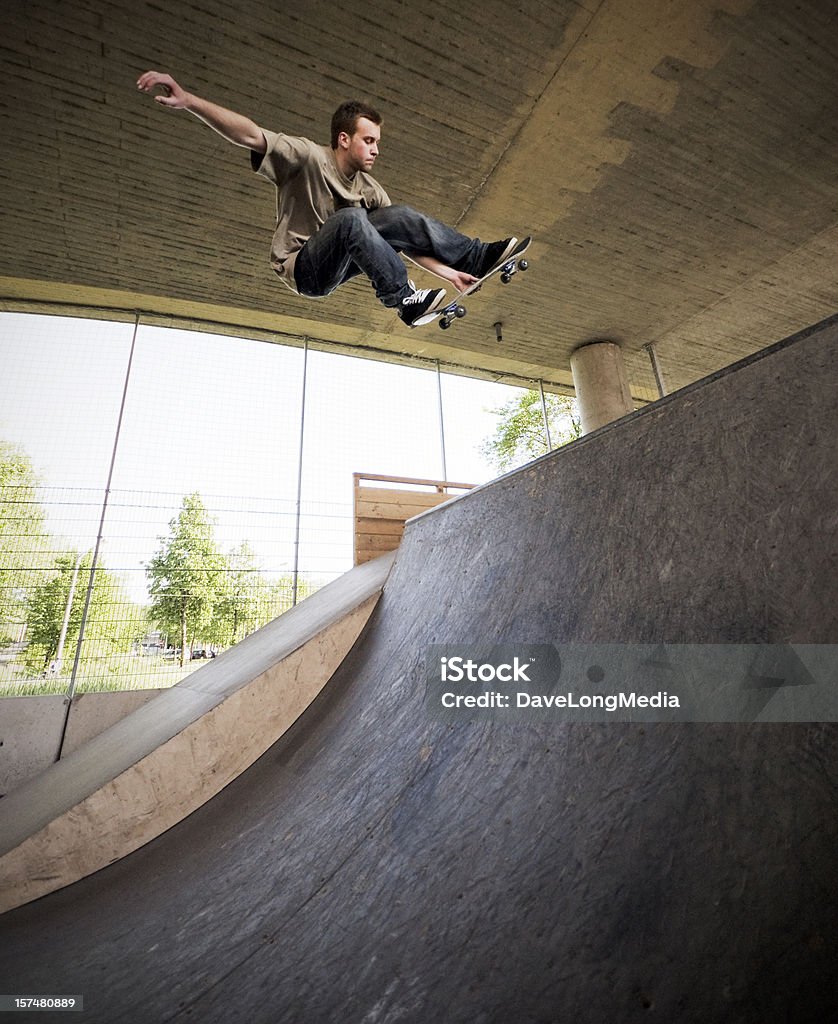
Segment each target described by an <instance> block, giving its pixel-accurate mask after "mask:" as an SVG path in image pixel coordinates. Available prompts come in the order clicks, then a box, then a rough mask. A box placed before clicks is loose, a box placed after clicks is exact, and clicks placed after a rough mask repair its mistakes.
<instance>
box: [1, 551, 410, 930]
mask: <svg viewBox="0 0 838 1024" xmlns="http://www.w3.org/2000/svg"><path fill="white" fill-rule="evenodd" d="M391 564H392V556H384V557H383V558H379V559H377V560H376V561H373V562H368V563H367V564H366V565H364V566H361V567H359V568H355V569H352V570H350V572H348V573H346V574H345V575H344V576H342V577H340V578H339V579H337V580H335V581H334V582H333V583H331V584H329V585H328V586H326V587H324V588H323V589H322V590H319V591H317V593H315V594H313V595H312V596H311V597H309V598H307V599H306V600H305V601H303V602H302V603H301V604H299V605H297V606H296V607H295V608H292V609H291V610H290V611H288V612H286V613H285V614H284V615H281V616H280V617H279V618H277V619H275V620H274V621H273V622H271V623H269V624H268V625H267V626H265V627H264V628H262V629H260V630H258V631H257V632H256V633H253V634H252V635H251V636H249V637H247V638H246V639H245V640H242V641H241V643H239V644H237V645H236V646H235V647H232V648H230V650H229V651H225V652H224V653H223V654H222V655H220V656H219V657H218V658H216V659H215V660H213V661H211V662H208V663H207V664H206V665H205V666H203V667H202V668H200V669H198V671H196V672H194V673H192V675H190V676H188V677H187V678H186V679H184V680H183V681H182V682H181V683H179V684H177V685H176V686H173V687H172V688H171V689H170V690H166V691H164V692H163V693H161V694H160V695H159V696H158V697H156V698H154V699H153V700H151V701H150V702H149V703H148V704H146V705H144V706H143V707H142V708H140V709H139V710H137V711H135V712H133V714H130V715H128V716H127V718H124V719H123V720H122V721H121V722H119V723H117V724H116V725H115V726H113V727H112V728H110V729H108V730H107V731H106V732H104V733H102V734H100V735H99V736H97V737H95V738H94V739H92V740H91V741H90V742H89V743H87V744H85V746H83V747H81V748H80V749H79V750H77V751H75V752H74V753H73V754H70V755H69V756H68V757H67V758H65V759H64V760H62V761H59V762H57V763H56V764H54V765H52V766H51V767H50V768H48V769H47V770H46V771H44V772H42V773H41V774H40V775H38V776H36V777H35V778H33V779H31V780H30V781H29V782H27V783H24V784H23V785H22V786H20V787H19V788H18V789H16V790H14V791H13V792H12V793H10V794H9V795H8V796H7V797H5V798H4V799H3V800H2V801H0V912H2V911H5V910H9V909H11V908H12V907H17V906H20V905H21V904H22V903H26V902H28V901H30V900H33V899H37V898H38V897H40V896H43V895H45V894H46V893H49V892H53V891H54V890H55V889H60V888H62V887H63V886H65V885H69V884H70V883H72V882H76V881H78V880H79V879H80V878H84V877H85V876H86V875H89V874H92V873H93V872H94V871H98V870H99V869H100V868H103V867H105V866H106V865H107V864H112V863H113V862H114V861H116V860H119V859H120V858H121V857H124V856H125V855H126V854H128V853H131V852H132V851H134V850H136V849H138V848H139V847H140V846H143V845H144V844H145V843H147V842H149V841H150V840H152V839H154V838H156V837H157V836H159V835H160V834H161V833H163V832H165V831H166V830H167V829H169V828H171V827H172V825H175V824H177V822H179V821H181V820H182V819H183V818H185V817H186V816H187V815H189V814H191V813H192V812H193V811H194V810H195V809H196V808H198V807H200V806H201V805H202V804H204V803H206V801H207V800H209V799H210V798H211V797H213V796H215V795H216V794H217V793H218V792H219V791H220V790H221V789H223V788H224V786H226V785H227V784H228V783H229V782H231V781H232V780H233V779H234V778H236V776H238V775H240V774H241V773H242V772H243V771H244V770H245V769H246V768H249V767H250V766H251V765H252V764H253V762H254V761H256V759H257V758H258V757H260V756H261V755H262V754H263V753H264V752H265V751H266V750H267V749H268V747H270V746H271V744H273V743H275V742H276V740H277V739H279V737H280V736H282V735H283V733H284V732H285V731H286V730H287V729H288V728H289V727H290V726H291V725H292V724H293V723H294V722H295V721H296V719H297V718H298V717H299V716H300V715H301V714H302V712H303V711H304V710H305V709H306V708H307V707H308V706H309V704H311V702H312V701H313V700H314V698H315V697H316V696H317V695H318V694H319V693H320V691H321V690H322V689H323V687H324V686H325V685H326V683H327V682H328V681H329V680H330V679H331V677H332V675H333V674H334V672H335V670H336V669H337V668H338V666H339V665H340V664H341V662H342V661H343V659H344V658H345V657H346V655H347V654H348V652H349V651H350V649H351V648H352V645H353V644H354V643H355V641H356V640H357V639H358V637H359V635H360V633H361V631H362V630H363V628H364V626H365V625H366V622H367V620H368V619H369V617H370V615H371V614H372V611H373V609H374V608H375V605H376V604H377V602H378V599H379V597H380V595H381V591H382V588H383V586H384V582H385V580H386V578H387V574H388V573H389V571H390V566H391Z"/></svg>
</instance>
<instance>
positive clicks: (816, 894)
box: [0, 322, 838, 1024]
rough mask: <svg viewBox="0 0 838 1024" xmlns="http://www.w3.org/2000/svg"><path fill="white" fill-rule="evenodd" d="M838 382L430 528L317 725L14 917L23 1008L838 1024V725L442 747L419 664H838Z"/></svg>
mask: <svg viewBox="0 0 838 1024" xmlns="http://www.w3.org/2000/svg"><path fill="white" fill-rule="evenodd" d="M836 349H838V322H832V323H830V324H827V325H824V326H822V327H821V328H819V329H816V330H814V331H813V332H811V333H810V334H808V335H806V336H802V337H799V338H797V339H795V340H794V341H793V342H791V343H789V344H787V345H784V346H782V347H780V348H778V349H776V350H774V351H771V352H770V353H769V354H767V355H765V356H764V357H762V358H759V359H756V360H754V361H751V362H750V363H748V364H747V365H744V366H741V367H739V368H738V369H736V370H735V372H732V373H729V374H723V375H721V376H719V377H718V378H717V379H715V380H712V381H708V382H706V383H704V384H702V385H699V386H696V387H695V388H691V389H689V390H687V391H685V392H682V393H681V394H679V395H677V396H673V397H672V398H670V399H667V400H665V401H664V402H662V403H661V404H660V405H658V406H656V407H655V408H654V409H650V410H648V411H645V412H641V413H637V414H635V415H634V416H632V417H629V418H627V419H625V420H622V421H621V422H619V423H617V424H612V425H611V426H608V427H605V428H603V429H602V430H600V431H598V432H596V433H594V434H591V435H588V436H587V437H586V438H584V439H583V440H582V441H580V442H577V443H576V444H574V445H572V446H570V447H568V448H566V449H564V450H563V451H559V452H557V453H555V454H553V455H551V456H548V457H546V458H544V459H542V460H539V461H538V462H536V463H534V464H532V465H531V466H529V467H527V468H525V469H523V470H521V471H518V472H516V473H514V474H511V475H510V476H508V477H506V478H504V479H503V480H501V481H499V482H498V483H496V484H493V485H487V486H485V487H482V488H478V489H476V490H474V491H472V492H471V493H470V494H468V495H466V496H464V497H463V498H460V499H457V500H456V501H454V502H451V503H449V504H448V505H446V506H444V507H443V508H441V509H439V510H433V511H431V512H428V513H426V514H424V515H423V516H421V517H420V518H418V519H416V520H413V521H412V522H411V523H410V524H409V525H408V529H407V531H406V534H405V540H404V542H403V545H402V547H401V549H400V552H399V555H398V557H397V560H396V563H395V565H394V568H393V571H392V573H391V576H390V578H389V580H388V583H387V587H386V589H385V592H384V595H383V598H382V600H381V602H380V603H379V605H378V607H377V609H376V612H375V614H374V616H373V618H372V620H371V623H370V627H369V629H368V630H367V632H366V633H365V635H364V637H363V638H362V640H361V642H360V643H359V644H358V645H357V646H356V647H355V648H354V649H353V652H352V654H351V655H350V657H349V658H348V659H347V661H346V662H345V663H344V665H343V666H342V667H341V669H340V670H339V672H338V673H337V674H336V676H335V678H334V679H333V681H332V683H331V684H330V686H329V687H327V688H326V690H324V692H323V693H322V694H321V696H320V697H319V698H318V700H317V701H315V703H314V704H313V705H312V706H311V707H310V708H309V710H308V711H307V712H306V713H305V714H304V715H303V716H302V717H301V718H300V719H299V720H298V722H297V723H296V724H295V726H294V727H293V728H292V729H291V730H290V731H289V732H288V733H287V734H286V735H285V736H284V737H283V738H282V739H281V740H280V741H279V742H278V743H277V744H276V745H274V747H272V748H271V749H270V750H269V751H268V752H267V753H266V754H265V755H264V757H262V758H261V759H260V760H259V762H258V763H257V764H256V765H254V767H253V768H252V769H251V770H250V771H248V772H247V773H245V774H244V775H242V776H241V777H239V778H238V779H237V780H236V781H235V782H234V783H233V784H232V785H230V786H229V787H227V788H226V789H225V790H224V791H223V792H222V793H221V794H219V796H218V797H217V798H215V799H214V800H213V801H211V802H210V803H209V804H207V805H205V806H204V807H203V808H201V809H200V810H199V811H197V812H196V813H195V814H193V815H192V816H191V817H190V818H189V819H187V820H186V821H184V822H183V823H181V824H180V825H179V826H178V827H177V828H175V829H173V830H172V831H171V832H169V833H168V834H166V835H165V836H163V837H161V838H160V839H158V840H156V841H155V842H154V843H151V844H149V845H148V846H147V847H145V848H144V849H143V850H141V851H138V853H137V854H135V855H133V856H131V857H129V858H126V859H125V860H123V861H122V862H120V863H119V864H117V865H114V866H113V867H111V868H109V869H107V870H106V871H104V872H101V873H99V874H98V875H96V876H95V877H93V878H89V879H87V880H84V881H82V882H80V883H79V884H78V885H76V886H73V887H72V888H70V889H67V890H64V891H63V892H61V893H57V894H54V895H52V896H50V897H48V898H46V899H44V900H41V901H39V902H38V903H35V904H32V905H30V906H28V907H23V908H20V909H19V910H16V911H13V912H11V913H9V914H6V915H4V916H3V917H2V918H0V988H3V989H4V990H7V991H13V990H14V991H22V990H27V991H41V992H44V991H64V992H83V993H84V995H85V1007H86V1010H85V1020H89V1021H95V1022H102V1024H104V1022H107V1024H120V1022H125V1024H129V1022H133V1021H135V1020H137V1019H146V1020H154V1021H186V1020H201V1021H205V1022H219V1024H220V1022H222V1021H224V1022H229V1021H234V1022H242V1024H244V1022H246V1024H261V1022H265V1024H267V1022H277V1021H282V1022H289V1024H290V1022H299V1021H305V1022H307V1024H308V1022H311V1024H320V1022H332V1021H338V1020H340V1021H345V1022H353V1024H362V1022H364V1024H370V1022H384V1021H387V1022H391V1021H393V1022H394V1021H401V1022H409V1024H419V1022H425V1021H429V1020H439V1021H444V1022H446V1024H460V1022H462V1024H474V1022H481V1024H509V1022H515V1024H545V1022H554V1024H558V1022H565V1021H577V1022H581V1024H603V1022H611V1021H614V1022H633V1021H650V1020H653V1019H655V1020H662V1021H673V1022H674V1021H677V1022H678V1024H699V1022H700V1024H706V1022H708V1021H725V1022H737V1024H780V1022H783V1024H804V1022H806V1024H815V1022H818V1024H821V1022H823V1021H826V1020H828V1019H831V1014H832V1011H834V1008H835V1005H836V1002H835V996H836V991H835V972H834V947H833V937H834V924H835V919H836V914H838V878H836V873H835V869H834V838H833V831H834V829H833V828H832V823H833V822H834V820H835V816H836V811H838V772H836V764H838V758H837V757H836V755H838V729H836V727H835V726H834V725H824V724H811V725H794V726H792V725H778V724H775V725H770V726H766V725H761V726H756V725H753V724H747V725H697V724H685V725H671V724H663V725H648V724H647V725H637V724H635V725H628V724H624V725H619V724H614V725H562V724H560V723H554V722H546V723H545V722H535V721H533V722H529V721H528V722H520V723H497V722H470V721H468V720H460V721H457V722H453V723H452V722H443V721H441V720H439V719H438V718H436V717H434V716H432V715H431V714H429V712H428V709H427V707H426V705H425V702H424V691H425V676H424V669H423V660H424V658H423V656H424V650H425V648H426V646H427V645H428V644H430V643H444V642H463V641H465V642H476V641H479V642H486V641H505V642H510V643H519V642H521V643H522V642H529V643H544V642H557V641H563V640H582V641H590V642H614V641H632V640H633V641H637V642H662V643H669V642H674V643H679V642H688V641H691V642H696V643H698V642H713V643H733V642H752V643H753V642H758V643H781V642H785V641H789V640H794V641H797V642H801V643H825V642H828V641H832V642H834V641H835V639H836V635H838V610H837V609H836V603H835V601H834V580H835V571H834V570H835V567H834V564H833V563H832V562H830V557H831V555H830V551H832V552H833V554H834V539H835V525H836V524H835V509H836V508H838V501H836V498H838V495H836V479H835V474H834V472H833V470H834V437H835V432H836V425H837V423H838V409H836V388H835V371H834V365H835V357H836ZM786 414H787V415H786ZM722 424H724V425H725V438H724V440H725V442H726V443H724V444H723V443H720V437H719V430H720V425H722ZM43 1019H44V1020H49V1019H50V1016H49V1015H48V1014H47V1015H45V1016H44V1017H43Z"/></svg>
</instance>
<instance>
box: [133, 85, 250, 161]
mask: <svg viewBox="0 0 838 1024" xmlns="http://www.w3.org/2000/svg"><path fill="white" fill-rule="evenodd" d="M137 88H138V89H139V90H140V92H148V93H150V92H152V91H153V90H154V89H156V88H160V89H162V92H160V93H158V94H157V95H156V96H155V97H154V101H155V103H159V104H160V105H161V106H163V107H170V108H171V109H172V110H188V111H189V113H190V114H194V115H195V117H197V118H199V119H200V120H201V121H203V122H204V124H208V125H209V126H210V128H212V129H213V130H214V131H217V132H218V134H219V135H221V136H222V137H223V138H225V139H227V141H228V142H232V143H233V145H235V146H245V147H246V148H247V149H252V150H255V152H257V153H264V152H265V150H266V149H267V142H266V141H265V136H264V135H263V134H262V129H261V128H260V127H259V126H258V125H257V124H256V122H255V121H251V120H250V118H249V117H245V116H244V115H243V114H237V113H235V111H233V110H227V109H226V108H224V107H219V106H218V104H216V103H210V101H209V100H205V99H202V98H201V97H200V96H196V95H195V94H194V93H191V92H187V91H186V90H185V89H182V88H181V87H180V86H179V85H178V83H177V82H176V81H175V80H174V78H172V76H171V75H167V74H164V73H163V72H162V71H146V73H145V74H144V75H140V77H139V78H138V79H137Z"/></svg>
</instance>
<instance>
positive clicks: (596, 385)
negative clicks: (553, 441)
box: [570, 341, 634, 434]
mask: <svg viewBox="0 0 838 1024" xmlns="http://www.w3.org/2000/svg"><path fill="white" fill-rule="evenodd" d="M570 369H571V372H572V373H573V385H574V387H575V389H576V399H577V401H578V403H579V413H580V416H581V420H582V433H583V434H589V433H590V432H591V431H592V430H596V429H597V427H603V426H605V424H606V423H611V422H612V420H618V419H619V418H620V417H621V416H625V415H626V413H630V412H631V411H632V410H633V408H634V407H633V405H632V401H631V391H630V390H629V383H628V377H627V375H626V367H625V364H624V362H623V354H622V352H621V351H620V346H619V345H616V344H614V342H613V341H595V342H592V343H591V344H589V345H582V346H581V348H577V349H576V351H575V352H574V353H573V354H572V355H571V357H570Z"/></svg>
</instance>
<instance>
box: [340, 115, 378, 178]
mask: <svg viewBox="0 0 838 1024" xmlns="http://www.w3.org/2000/svg"><path fill="white" fill-rule="evenodd" d="M380 139H381V128H380V126H379V125H377V124H374V123H373V122H372V121H370V120H368V119H367V118H366V117H359V118H358V121H357V123H356V125H355V133H354V134H353V135H347V134H346V132H342V133H341V134H340V136H339V137H338V148H339V149H341V150H342V151H343V153H344V159H345V166H346V167H347V168H348V169H349V171H350V172H351V173H354V172H355V171H369V170H371V169H372V165H373V164H374V163H375V158H376V157H377V156H378V143H379V141H380Z"/></svg>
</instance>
